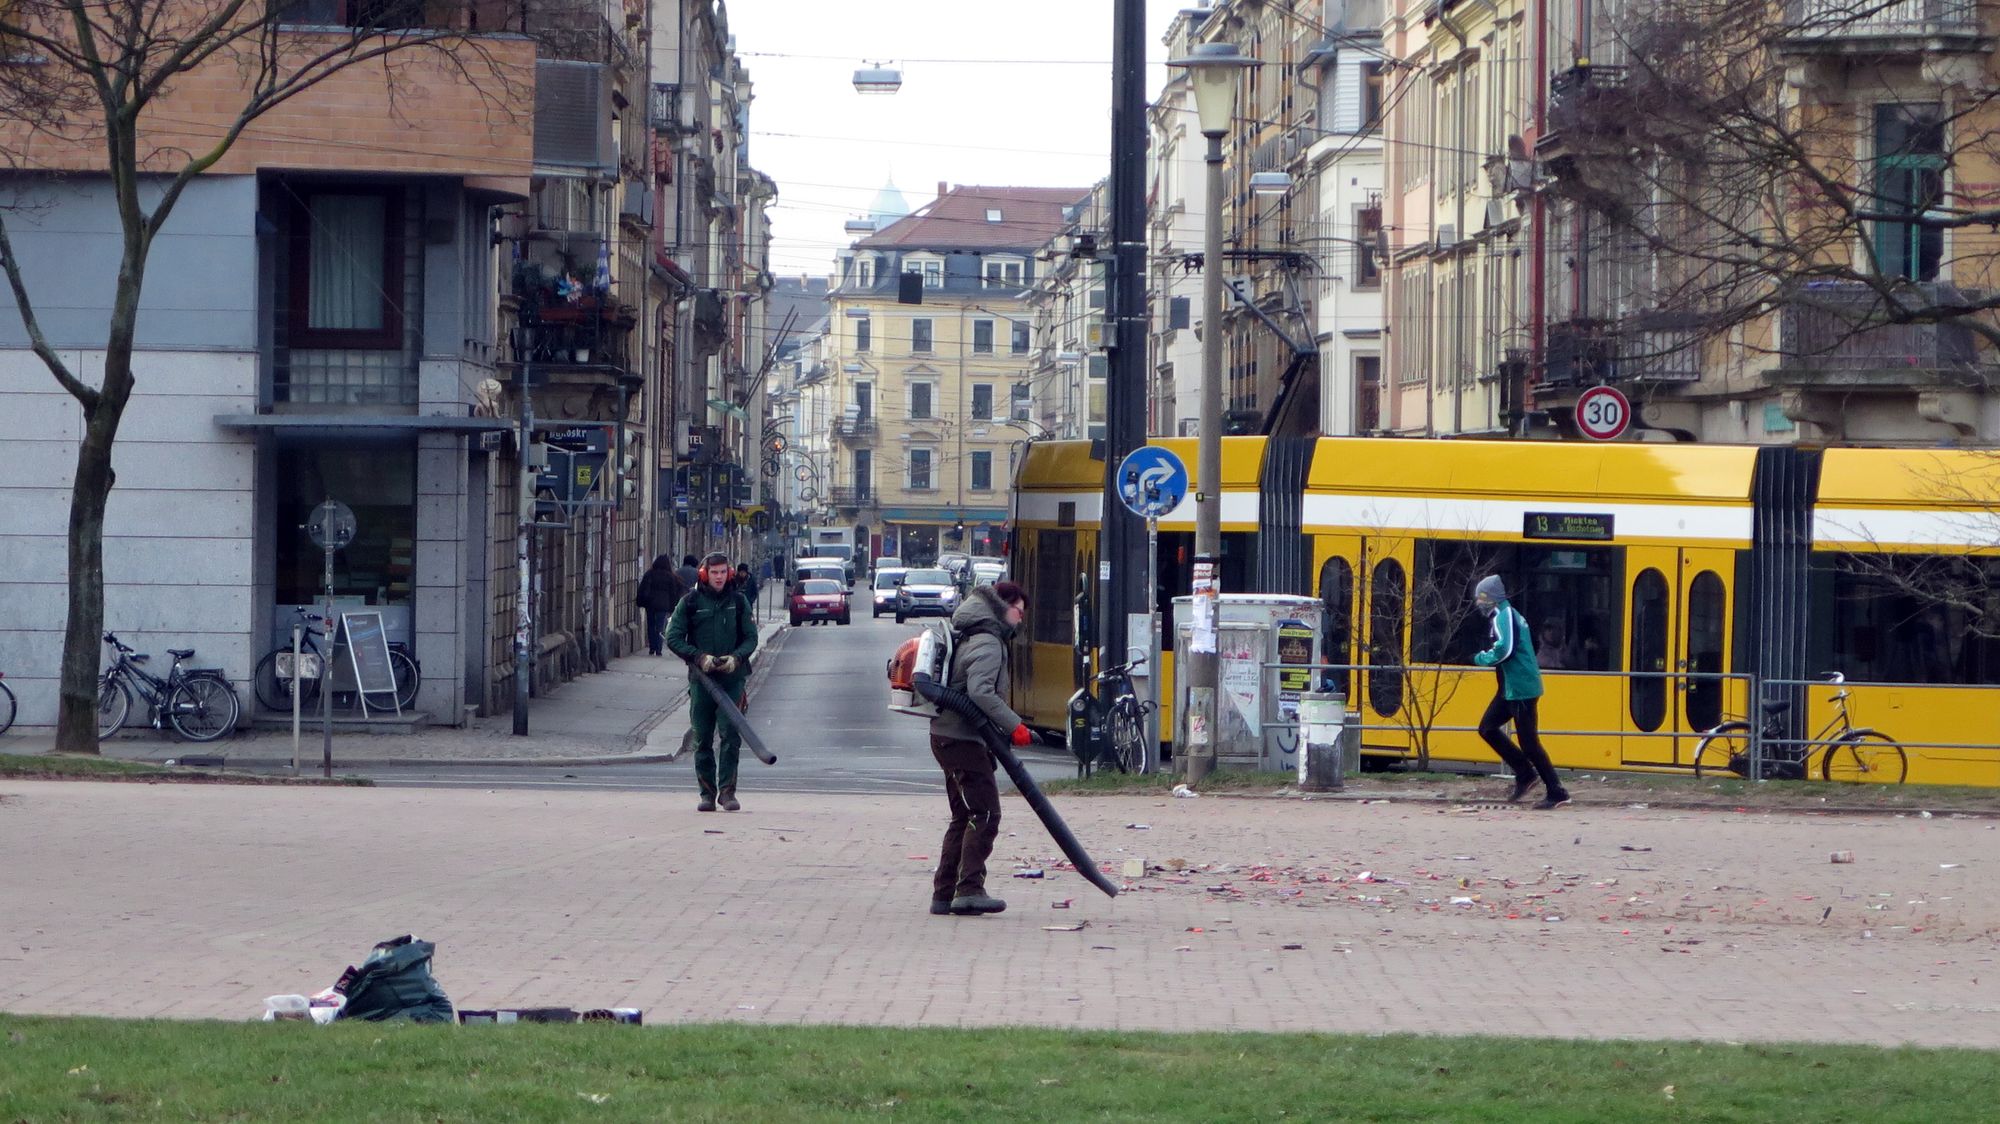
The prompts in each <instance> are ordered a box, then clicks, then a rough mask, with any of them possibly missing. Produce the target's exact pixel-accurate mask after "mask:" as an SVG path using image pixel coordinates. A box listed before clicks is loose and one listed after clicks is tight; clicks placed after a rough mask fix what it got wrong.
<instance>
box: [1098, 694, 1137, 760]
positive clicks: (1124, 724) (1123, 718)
mask: <svg viewBox="0 0 2000 1124" xmlns="http://www.w3.org/2000/svg"><path fill="white" fill-rule="evenodd" d="M1108 733H1109V735H1110V736H1109V737H1108V738H1107V739H1106V740H1107V741H1109V742H1110V747H1111V756H1112V763H1113V764H1115V765H1117V766H1118V771H1119V772H1121V773H1136V772H1139V771H1140V770H1142V769H1144V768H1145V767H1146V723H1145V721H1144V720H1143V719H1141V718H1140V717H1139V708H1138V707H1137V706H1136V705H1134V704H1133V703H1132V701H1131V700H1130V699H1129V698H1123V699H1119V700H1118V701H1117V702H1116V703H1114V704H1112V707H1111V728H1110V730H1109V731H1108Z"/></svg>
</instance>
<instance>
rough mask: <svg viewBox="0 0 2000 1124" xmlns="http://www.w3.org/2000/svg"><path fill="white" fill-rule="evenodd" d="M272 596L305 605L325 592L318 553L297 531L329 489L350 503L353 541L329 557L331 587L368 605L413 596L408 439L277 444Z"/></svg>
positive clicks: (413, 474) (413, 492) (413, 488)
mask: <svg viewBox="0 0 2000 1124" xmlns="http://www.w3.org/2000/svg"><path fill="white" fill-rule="evenodd" d="M273 479H274V480H275V481H276V484H275V487H276V489H277V513H276V514H277V519H276V523H277V526H278V527H280V528H287V529H290V531H291V533H288V534H287V533H280V534H278V535H277V536H275V539H276V542H275V548H276V556H277V567H276V571H277V573H276V595H277V596H276V601H277V603H278V604H280V605H309V604H316V603H318V602H320V601H322V600H323V599H324V597H325V585H324V575H323V569H322V566H323V558H324V555H322V554H321V552H320V551H319V549H318V548H317V547H315V546H313V544H312V540H311V539H309V538H307V537H306V535H305V534H304V533H303V532H301V531H298V530H297V528H299V527H302V526H304V525H305V524H306V523H307V522H308V521H309V519H310V516H311V515H312V510H313V508H315V507H317V506H319V504H320V503H321V502H323V501H324V500H326V499H327V498H328V497H331V498H333V499H336V500H339V501H340V502H342V503H344V504H346V505H347V506H348V507H350V508H352V509H353V511H354V522H355V527H356V529H355V534H354V541H353V542H351V543H349V544H348V545H347V547H346V548H345V549H343V550H339V551H336V552H335V553H334V557H333V594H334V596H335V597H336V598H339V599H355V600H358V601H359V602H361V603H363V604H368V605H396V604H403V603H406V602H408V601H409V600H410V594H411V592H412V588H413V583H414V582H415V580H416V551H417V455H416V450H415V449H413V448H411V447H410V446H408V445H361V446H356V445H350V446H346V447H334V448H328V447H326V446H325V445H324V444H323V443H321V444H315V445H314V446H311V447H305V446H284V445H281V446H280V447H279V448H278V452H277V471H276V473H275V474H274V475H273Z"/></svg>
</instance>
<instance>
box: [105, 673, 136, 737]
mask: <svg viewBox="0 0 2000 1124" xmlns="http://www.w3.org/2000/svg"><path fill="white" fill-rule="evenodd" d="M131 713H132V689H131V688H130V687H127V686H126V685H125V684H124V682H122V681H121V680H118V679H114V678H112V677H111V676H109V675H105V676H101V677H99V678H98V680H97V738H98V740H99V741H102V740H104V739H105V738H108V737H110V736H111V735H113V734H115V733H117V732H118V728H119V727H120V726H123V725H124V724H125V717H126V716H127V715H129V714H131Z"/></svg>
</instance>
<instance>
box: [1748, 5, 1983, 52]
mask: <svg viewBox="0 0 2000 1124" xmlns="http://www.w3.org/2000/svg"><path fill="white" fill-rule="evenodd" d="M1989 44H1990V40H1989V39H1988V38H1987V37H1986V36H1985V35H1982V34H1981V32H1980V28H1979V4H1978V0H1785V30H1784V34H1783V35H1782V36H1781V37H1780V38H1779V40H1778V43H1777V47H1778V50H1779V51H1780V52H1781V53H1785V54H1792V55H1805V54H1830V55H1858V56H1865V57H1867V58H1869V59H1876V60H1879V59H1881V58H1884V57H1896V56H1908V57H1911V58H1915V57H1917V56H1921V55H1926V54H1931V53H1936V52H1965V51H1980V50H1983V49H1985V47H1986V46H1987V45H1989Z"/></svg>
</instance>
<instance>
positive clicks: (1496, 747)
mask: <svg viewBox="0 0 2000 1124" xmlns="http://www.w3.org/2000/svg"><path fill="white" fill-rule="evenodd" d="M1540 702H1541V700H1540V699H1511V700H1510V699H1509V698H1508V697H1507V693H1506V692H1505V691H1495V692H1494V693H1493V701H1492V702H1490V703H1488V704H1486V714H1485V716H1484V717H1482V718H1480V720H1479V736H1480V737H1482V738H1485V739H1486V744H1487V745H1490V746H1492V747H1493V752H1495V753H1497V754H1499V755H1500V760H1502V761H1504V762H1506V763H1507V767H1508V768H1510V769H1512V770H1514V779H1516V780H1523V781H1525V780H1528V779H1529V778H1531V777H1533V776H1535V775H1536V774H1540V775H1541V778H1542V784H1543V785H1544V786H1545V787H1546V788H1547V789H1548V791H1549V794H1550V795H1551V796H1553V795H1555V794H1556V793H1559V792H1562V791H1563V786H1562V781H1561V780H1559V779H1557V777H1556V767H1555V766H1554V765H1551V764H1550V763H1549V752H1548V750H1545V749H1543V748H1542V737H1541V734H1540V732H1539V731H1538V730H1537V729H1536V727H1537V724H1538V718H1537V714H1536V711H1537V704H1539V703H1540ZM1509 719H1512V720H1513V723H1514V736H1515V737H1517V738H1520V739H1521V744H1520V745H1518V746H1517V745H1515V744H1514V743H1513V742H1511V741H1509V740H1508V739H1507V734H1506V732H1505V731H1504V730H1502V729H1501V727H1503V726H1505V725H1506V724H1507V722H1508V720H1509Z"/></svg>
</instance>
